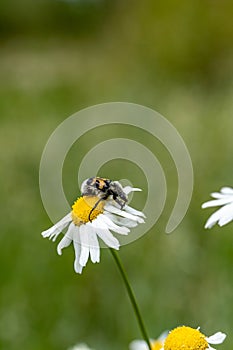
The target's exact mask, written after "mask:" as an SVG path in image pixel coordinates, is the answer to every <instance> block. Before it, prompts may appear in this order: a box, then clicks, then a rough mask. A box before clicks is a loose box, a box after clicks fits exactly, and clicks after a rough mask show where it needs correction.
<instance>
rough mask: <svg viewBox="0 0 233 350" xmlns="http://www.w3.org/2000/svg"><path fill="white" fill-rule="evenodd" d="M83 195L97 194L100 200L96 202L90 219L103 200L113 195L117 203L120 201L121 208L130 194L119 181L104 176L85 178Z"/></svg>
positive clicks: (82, 189)
mask: <svg viewBox="0 0 233 350" xmlns="http://www.w3.org/2000/svg"><path fill="white" fill-rule="evenodd" d="M81 193H82V196H96V197H99V200H97V202H96V203H95V205H94V206H93V208H92V210H91V211H90V214H89V219H90V217H91V214H92V212H93V210H94V209H95V208H97V206H98V204H99V203H100V202H101V201H105V200H107V199H108V198H109V197H112V199H113V200H114V201H116V203H118V204H119V205H120V207H121V209H122V208H123V207H124V206H125V204H126V203H127V202H128V196H127V195H126V194H125V192H124V190H123V187H122V186H121V184H120V183H119V182H118V181H112V180H110V179H105V178H102V177H91V178H89V179H87V180H85V181H84V182H83V183H82V186H81Z"/></svg>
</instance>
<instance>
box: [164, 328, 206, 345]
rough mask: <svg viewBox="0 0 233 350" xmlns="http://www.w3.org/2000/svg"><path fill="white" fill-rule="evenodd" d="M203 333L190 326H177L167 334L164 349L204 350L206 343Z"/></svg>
mask: <svg viewBox="0 0 233 350" xmlns="http://www.w3.org/2000/svg"><path fill="white" fill-rule="evenodd" d="M205 338H206V337H205V335H204V334H202V333H201V332H200V331H199V330H198V329H193V328H191V327H186V326H182V327H177V328H175V329H173V330H172V331H171V332H170V333H169V335H168V336H167V338H166V340H165V343H164V350H206V349H208V343H207V341H206V339H205Z"/></svg>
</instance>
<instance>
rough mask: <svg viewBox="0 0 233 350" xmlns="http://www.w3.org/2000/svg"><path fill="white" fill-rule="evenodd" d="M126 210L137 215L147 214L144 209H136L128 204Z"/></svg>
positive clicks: (143, 215)
mask: <svg viewBox="0 0 233 350" xmlns="http://www.w3.org/2000/svg"><path fill="white" fill-rule="evenodd" d="M124 210H125V211H127V213H130V214H133V215H137V216H142V217H143V218H145V217H146V216H145V214H143V212H142V211H139V210H136V209H134V208H132V207H130V206H128V205H126V206H125V207H124Z"/></svg>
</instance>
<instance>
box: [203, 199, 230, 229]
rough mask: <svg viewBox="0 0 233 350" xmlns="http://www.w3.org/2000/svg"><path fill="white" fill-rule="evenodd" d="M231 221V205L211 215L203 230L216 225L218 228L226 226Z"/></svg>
mask: <svg viewBox="0 0 233 350" xmlns="http://www.w3.org/2000/svg"><path fill="white" fill-rule="evenodd" d="M232 220H233V203H230V204H227V205H225V206H224V207H222V208H220V209H219V210H217V211H216V212H215V213H213V214H212V215H211V216H210V218H209V219H208V220H207V222H206V224H205V228H211V227H212V226H213V225H215V224H216V223H218V224H219V226H223V225H226V224H227V223H229V222H230V221H232Z"/></svg>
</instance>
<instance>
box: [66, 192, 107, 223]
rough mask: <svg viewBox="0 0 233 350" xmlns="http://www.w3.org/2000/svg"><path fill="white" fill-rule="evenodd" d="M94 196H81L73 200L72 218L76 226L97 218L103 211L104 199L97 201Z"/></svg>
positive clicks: (97, 198)
mask: <svg viewBox="0 0 233 350" xmlns="http://www.w3.org/2000/svg"><path fill="white" fill-rule="evenodd" d="M99 200H100V199H99V197H96V196H83V197H80V198H78V199H77V200H76V202H74V204H73V206H72V212H71V216H72V220H73V223H74V224H75V225H77V226H80V225H82V224H86V223H87V222H89V221H92V220H94V219H96V218H97V216H98V215H99V214H101V213H103V207H104V201H99Z"/></svg>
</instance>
